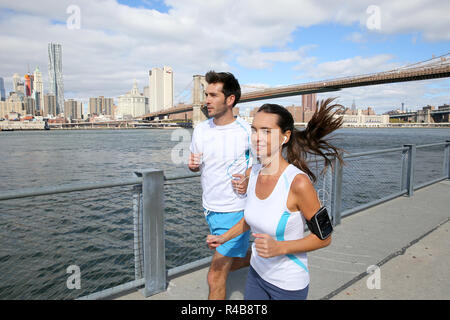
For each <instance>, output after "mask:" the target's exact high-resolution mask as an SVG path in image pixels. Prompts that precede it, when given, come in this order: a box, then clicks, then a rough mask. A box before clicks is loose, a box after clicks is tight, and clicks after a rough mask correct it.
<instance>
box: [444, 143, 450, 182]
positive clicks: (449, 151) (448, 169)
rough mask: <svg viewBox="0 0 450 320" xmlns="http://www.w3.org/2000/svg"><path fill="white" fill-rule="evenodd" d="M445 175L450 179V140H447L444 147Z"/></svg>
mask: <svg viewBox="0 0 450 320" xmlns="http://www.w3.org/2000/svg"><path fill="white" fill-rule="evenodd" d="M444 177H447V179H450V140H446V141H445V149H444Z"/></svg>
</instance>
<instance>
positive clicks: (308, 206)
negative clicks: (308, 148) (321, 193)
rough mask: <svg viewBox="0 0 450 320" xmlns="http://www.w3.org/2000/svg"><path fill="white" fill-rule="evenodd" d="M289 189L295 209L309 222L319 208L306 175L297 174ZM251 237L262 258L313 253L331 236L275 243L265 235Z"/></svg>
mask: <svg viewBox="0 0 450 320" xmlns="http://www.w3.org/2000/svg"><path fill="white" fill-rule="evenodd" d="M291 189H292V192H293V194H294V196H295V203H296V206H297V209H298V210H299V211H300V212H301V213H303V216H304V217H305V219H307V220H308V221H309V220H311V218H312V217H313V216H314V214H315V213H316V212H317V211H318V210H319V209H320V207H321V205H320V202H319V199H318V197H317V193H316V190H315V189H314V186H313V184H312V183H311V181H310V180H309V178H308V177H307V176H306V175H304V174H298V175H297V176H296V177H295V178H294V181H293V182H292V188H291ZM253 236H254V237H255V238H256V239H255V247H256V250H257V252H258V254H259V255H260V256H261V257H263V258H270V257H274V256H278V255H283V254H292V253H298V252H307V251H313V250H317V249H320V248H323V247H326V246H328V245H329V244H330V243H331V236H330V237H328V238H327V239H325V240H321V239H319V237H317V236H316V235H315V234H313V233H311V234H310V235H308V236H307V237H305V238H302V239H298V240H287V241H277V240H275V239H273V238H272V237H270V236H269V235H267V234H253Z"/></svg>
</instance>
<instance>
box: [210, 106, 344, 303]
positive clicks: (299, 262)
mask: <svg viewBox="0 0 450 320" xmlns="http://www.w3.org/2000/svg"><path fill="white" fill-rule="evenodd" d="M332 101H333V99H327V100H326V101H324V102H323V101H322V103H321V106H320V108H318V109H317V110H316V112H315V113H314V115H313V117H312V119H311V120H310V121H309V123H308V126H307V128H306V129H305V130H297V129H296V128H294V119H293V117H292V115H291V113H290V112H289V111H288V110H287V109H285V108H284V107H282V106H279V105H276V104H264V105H263V106H261V107H260V108H259V109H258V112H257V113H256V115H255V117H254V120H253V124H252V136H251V140H252V145H253V148H254V150H255V151H256V155H257V157H258V160H259V164H255V165H253V167H251V168H249V169H248V170H247V171H246V177H248V178H249V183H248V187H247V190H246V191H247V203H246V206H245V211H244V217H243V218H242V219H241V220H240V221H239V222H238V223H237V224H236V225H234V226H233V227H232V228H231V229H230V230H228V231H227V232H226V233H224V234H222V235H208V237H207V243H208V246H209V247H210V248H211V249H213V248H216V247H218V246H220V245H221V244H222V243H225V242H226V241H228V240H230V239H232V238H234V237H236V236H238V235H239V234H241V233H243V232H246V231H247V230H249V229H251V231H252V234H253V236H254V237H255V241H254V243H253V246H252V256H251V260H250V268H249V273H248V276H247V283H246V287H245V294H244V298H245V299H246V300H266V299H276V300H291V299H306V297H307V294H308V288H309V270H308V263H307V257H306V252H307V251H312V250H316V249H319V248H323V247H325V246H328V245H329V244H330V243H331V237H330V236H329V237H327V238H326V239H324V240H322V239H320V238H319V237H318V236H317V235H316V234H314V233H311V234H310V235H308V236H306V237H304V235H303V231H304V225H305V219H306V220H307V221H310V220H311V218H312V217H313V216H314V215H315V214H316V213H317V212H318V211H319V209H320V208H321V204H320V202H319V199H318V197H317V194H316V191H315V189H314V186H313V182H315V180H316V177H315V175H314V174H313V173H312V171H311V170H310V169H309V168H308V165H307V162H306V157H307V155H308V154H309V155H316V156H320V157H323V159H324V160H325V166H328V165H330V164H331V160H332V158H333V157H337V158H338V159H339V161H341V162H342V158H341V157H340V155H339V149H338V148H336V147H334V146H333V145H331V144H330V143H328V142H327V141H326V140H324V139H323V138H324V137H325V136H326V135H328V134H329V133H331V132H333V131H335V130H336V129H338V128H339V127H340V126H341V125H342V118H341V117H338V118H333V115H334V112H332V110H333V109H334V108H335V107H341V106H340V105H337V104H333V105H332V104H331V102H332ZM284 148H285V149H286V155H287V156H286V159H285V158H284V157H283V156H282V152H281V151H282V150H283V149H284ZM236 188H239V186H237V185H236Z"/></svg>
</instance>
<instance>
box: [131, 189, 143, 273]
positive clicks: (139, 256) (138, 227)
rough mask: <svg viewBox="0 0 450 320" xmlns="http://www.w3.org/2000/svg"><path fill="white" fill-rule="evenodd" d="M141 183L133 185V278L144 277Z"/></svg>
mask: <svg viewBox="0 0 450 320" xmlns="http://www.w3.org/2000/svg"><path fill="white" fill-rule="evenodd" d="M141 203H142V184H137V185H135V186H133V233H134V242H133V245H134V279H135V280H139V279H142V278H143V277H144V275H143V273H142V269H143V267H142V262H143V256H144V254H143V252H142V204H141Z"/></svg>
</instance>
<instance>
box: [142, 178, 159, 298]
mask: <svg viewBox="0 0 450 320" xmlns="http://www.w3.org/2000/svg"><path fill="white" fill-rule="evenodd" d="M138 174H142V197H143V201H142V202H143V210H142V215H143V245H144V278H145V287H144V289H143V291H142V294H143V295H144V296H145V297H148V296H151V295H154V294H156V293H158V292H161V291H164V290H166V253H165V243H164V201H163V197H164V173H163V171H160V170H144V171H141V172H139V173H138Z"/></svg>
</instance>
